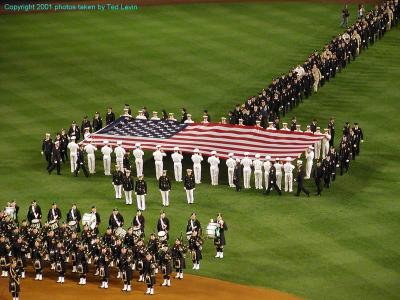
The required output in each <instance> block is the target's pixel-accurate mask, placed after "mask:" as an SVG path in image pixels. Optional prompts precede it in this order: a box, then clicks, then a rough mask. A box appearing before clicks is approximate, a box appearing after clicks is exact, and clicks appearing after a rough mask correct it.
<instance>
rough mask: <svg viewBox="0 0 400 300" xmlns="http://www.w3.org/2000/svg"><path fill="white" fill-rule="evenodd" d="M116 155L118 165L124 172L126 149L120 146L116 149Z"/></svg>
mask: <svg viewBox="0 0 400 300" xmlns="http://www.w3.org/2000/svg"><path fill="white" fill-rule="evenodd" d="M114 153H115V157H116V159H115V160H116V162H117V165H118V166H119V169H120V170H121V171H122V172H123V171H124V155H125V149H124V148H122V147H121V146H118V147H117V148H115V149H114Z"/></svg>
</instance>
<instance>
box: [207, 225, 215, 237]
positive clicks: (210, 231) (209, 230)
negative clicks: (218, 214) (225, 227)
mask: <svg viewBox="0 0 400 300" xmlns="http://www.w3.org/2000/svg"><path fill="white" fill-rule="evenodd" d="M217 227H218V223H214V222H213V223H211V222H210V223H208V225H207V237H208V238H210V239H213V238H215V230H216V229H217Z"/></svg>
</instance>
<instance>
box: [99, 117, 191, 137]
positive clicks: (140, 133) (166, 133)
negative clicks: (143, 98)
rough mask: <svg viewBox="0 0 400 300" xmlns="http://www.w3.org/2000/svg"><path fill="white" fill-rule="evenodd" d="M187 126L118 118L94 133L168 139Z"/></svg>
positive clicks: (163, 121) (166, 122)
mask: <svg viewBox="0 0 400 300" xmlns="http://www.w3.org/2000/svg"><path fill="white" fill-rule="evenodd" d="M187 126H188V124H180V123H179V122H177V121H171V120H160V121H151V120H150V121H147V120H138V119H133V118H131V117H120V118H119V119H117V120H115V121H114V122H113V123H111V124H110V125H108V126H107V127H105V128H103V129H101V130H99V131H98V132H96V133H97V134H107V135H120V136H136V137H146V138H159V139H168V138H170V137H172V136H174V135H175V134H177V133H178V132H179V131H181V130H183V129H184V128H186V127H187Z"/></svg>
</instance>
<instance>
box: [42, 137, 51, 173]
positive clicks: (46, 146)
mask: <svg viewBox="0 0 400 300" xmlns="http://www.w3.org/2000/svg"><path fill="white" fill-rule="evenodd" d="M42 151H43V154H44V157H45V159H46V161H47V169H49V168H50V166H51V154H52V152H53V141H52V139H48V140H47V139H44V140H43V142H42Z"/></svg>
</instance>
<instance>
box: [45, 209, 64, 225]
mask: <svg viewBox="0 0 400 300" xmlns="http://www.w3.org/2000/svg"><path fill="white" fill-rule="evenodd" d="M61 218H62V215H61V210H60V209H59V208H58V207H56V208H50V209H49V212H48V214H47V222H50V221H53V220H60V219H61Z"/></svg>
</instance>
